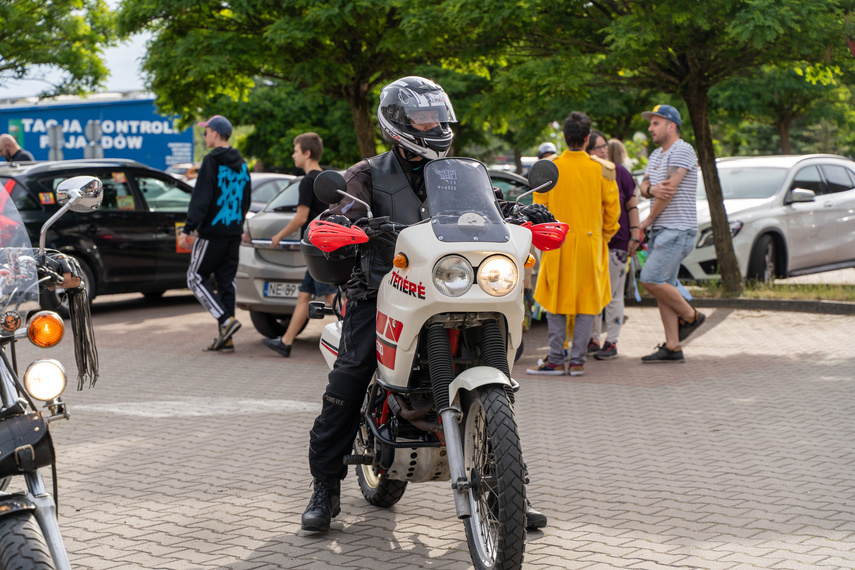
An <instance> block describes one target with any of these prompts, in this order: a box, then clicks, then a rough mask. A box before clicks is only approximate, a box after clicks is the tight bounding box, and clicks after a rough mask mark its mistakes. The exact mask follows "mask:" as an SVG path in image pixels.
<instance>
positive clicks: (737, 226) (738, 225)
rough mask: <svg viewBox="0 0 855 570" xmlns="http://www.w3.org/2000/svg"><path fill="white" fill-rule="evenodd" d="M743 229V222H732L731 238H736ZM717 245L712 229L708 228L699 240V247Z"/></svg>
mask: <svg viewBox="0 0 855 570" xmlns="http://www.w3.org/2000/svg"><path fill="white" fill-rule="evenodd" d="M741 229H742V222H740V221H736V222H730V237H732V238H733V237H736V234H738V233H739V230H741ZM714 243H715V237H714V236H713V231H712V228H707V229H705V230H704V231H703V232H701V237H699V238H698V245H697V247H706V246H708V245H713V244H714Z"/></svg>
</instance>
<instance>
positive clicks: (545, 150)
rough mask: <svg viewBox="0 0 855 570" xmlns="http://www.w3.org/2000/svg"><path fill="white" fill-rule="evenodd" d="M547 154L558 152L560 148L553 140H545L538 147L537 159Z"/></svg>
mask: <svg viewBox="0 0 855 570" xmlns="http://www.w3.org/2000/svg"><path fill="white" fill-rule="evenodd" d="M547 154H558V149H557V148H555V145H554V144H552V143H551V142H545V143H543V144H542V145H540V146H539V147H537V159H538V160H540V159H541V158H543V157H544V156H546V155H547Z"/></svg>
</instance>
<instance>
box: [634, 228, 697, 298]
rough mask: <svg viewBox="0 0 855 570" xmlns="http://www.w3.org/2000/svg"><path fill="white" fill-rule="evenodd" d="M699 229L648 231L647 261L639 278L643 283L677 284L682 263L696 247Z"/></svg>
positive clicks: (657, 229) (659, 229) (658, 229)
mask: <svg viewBox="0 0 855 570" xmlns="http://www.w3.org/2000/svg"><path fill="white" fill-rule="evenodd" d="M697 235H698V230H672V229H669V228H656V229H653V230H650V232H649V233H648V236H649V241H648V242H647V261H645V262H644V267H642V268H641V274H640V275H639V277H638V280H639V281H640V282H642V283H653V284H656V285H662V284H664V283H670V284H671V285H673V286H674V287H676V286H677V274H678V273H679V272H680V264H681V263H682V262H683V260H684V259H686V256H687V255H689V254H690V253H691V252H692V249H694V247H695V237H697Z"/></svg>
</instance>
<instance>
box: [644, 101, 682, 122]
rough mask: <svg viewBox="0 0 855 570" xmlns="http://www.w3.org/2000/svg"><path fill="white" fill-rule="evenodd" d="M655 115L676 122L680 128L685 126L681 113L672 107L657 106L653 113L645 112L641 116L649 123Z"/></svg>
mask: <svg viewBox="0 0 855 570" xmlns="http://www.w3.org/2000/svg"><path fill="white" fill-rule="evenodd" d="M653 115H657V116H659V117H662V118H663V119H668V120H669V121H672V122H674V123H675V124H676V125H677V126H678V127H682V126H683V119H681V118H680V111H678V110H677V109H675V108H674V107H672V106H671V105H656V106H655V107H653V110H652V111H645V112H643V113H642V114H641V116H642V117H644V119H645V120H646V121H649V120H650V118H651V117H652V116H653Z"/></svg>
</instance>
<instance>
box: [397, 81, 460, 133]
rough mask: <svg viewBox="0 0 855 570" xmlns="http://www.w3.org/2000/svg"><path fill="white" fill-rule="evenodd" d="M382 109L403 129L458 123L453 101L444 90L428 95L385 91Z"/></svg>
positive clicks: (404, 91)
mask: <svg viewBox="0 0 855 570" xmlns="http://www.w3.org/2000/svg"><path fill="white" fill-rule="evenodd" d="M380 107H381V109H382V112H383V115H384V116H385V117H386V118H387V119H388V120H390V121H393V122H395V123H397V124H398V125H400V126H402V127H410V126H412V125H423V124H431V123H434V124H442V123H456V122H457V117H455V116H454V108H453V107H452V106H451V101H450V100H449V99H448V95H446V93H445V92H444V91H442V90H437V91H428V92H426V93H417V92H416V91H415V90H413V89H409V88H403V89H389V90H385V91H384V93H383V94H382V97H381V100H380Z"/></svg>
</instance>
